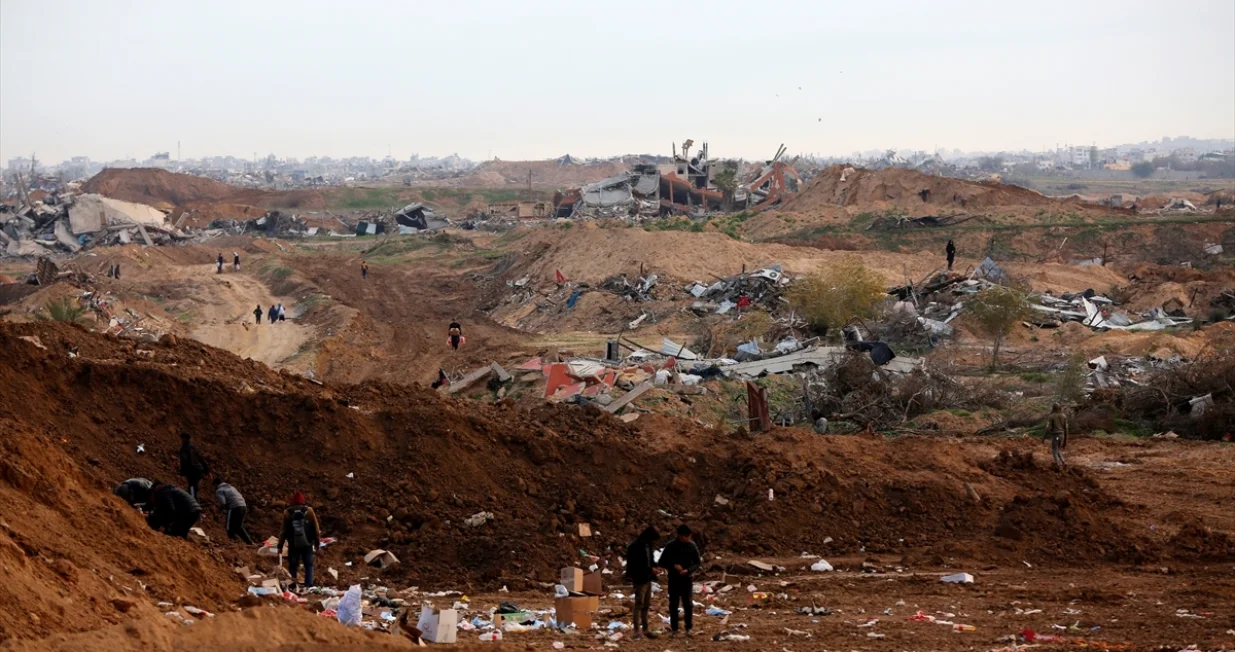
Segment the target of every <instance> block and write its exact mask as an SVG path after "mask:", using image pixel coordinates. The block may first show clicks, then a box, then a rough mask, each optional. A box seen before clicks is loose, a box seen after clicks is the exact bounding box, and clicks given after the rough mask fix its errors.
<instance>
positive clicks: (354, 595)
mask: <svg viewBox="0 0 1235 652" xmlns="http://www.w3.org/2000/svg"><path fill="white" fill-rule="evenodd" d="M362 618H363V616H362V614H361V613H360V585H359V584H353V585H352V586H351V588H349V589H348V590H347V593H344V594H343V597H342V598H340V599H339V622H340V623H343V624H344V625H347V626H349V627H356V626H359V625H360V621H361V619H362Z"/></svg>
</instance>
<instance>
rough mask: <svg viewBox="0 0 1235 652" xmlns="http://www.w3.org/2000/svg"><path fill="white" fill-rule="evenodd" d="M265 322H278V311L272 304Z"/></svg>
mask: <svg viewBox="0 0 1235 652" xmlns="http://www.w3.org/2000/svg"><path fill="white" fill-rule="evenodd" d="M266 321H269V322H270V323H272V324H273V323H275V322H276V321H279V309H278V308H277V307H276V306H275V305H274V304H273V303H272V304H270V312H269V313H267V314H266Z"/></svg>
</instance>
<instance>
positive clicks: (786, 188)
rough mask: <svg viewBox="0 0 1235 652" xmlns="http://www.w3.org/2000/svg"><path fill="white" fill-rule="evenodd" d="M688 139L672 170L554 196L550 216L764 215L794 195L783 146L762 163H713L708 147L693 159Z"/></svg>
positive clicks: (643, 168) (642, 171)
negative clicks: (744, 212) (751, 212)
mask: <svg viewBox="0 0 1235 652" xmlns="http://www.w3.org/2000/svg"><path fill="white" fill-rule="evenodd" d="M693 146H694V141H693V140H686V141H685V142H683V143H682V147H681V153H680V154H679V153H678V147H677V144H676V143H675V144H674V145H673V164H672V165H673V168H672V169H670V170H661V169H660V168H658V167H657V166H655V165H650V164H638V165H635V166H634V167H633V168H632V169H631V171H630V172H628V173H626V174H623V175H619V176H614V177H610V178H608V179H602V180H600V181H597V182H594V183H590V184H587V185H584V186H580V187H578V188H574V189H571V190H567V191H564V192H563V191H559V192H557V193H555V194H554V197H553V216H554V217H559V218H561V217H639V218H644V217H658V216H659V217H664V216H669V215H687V216H702V215H707V214H709V213H715V212H722V211H730V210H765V209H767V208H770V207H772V206H775V205H777V204H779V203H780V202H781V201H783V200H784V199H786V198H787V197H788V195H790V194H792V193H795V192H797V190H798V186H799V184H800V180H799V176H798V173H797V172H796V171H795V170H794V169H793V167H792V166H791V165H789V164H788V163H785V162H784V161H782V160H781V159H782V157H784V155H785V151H786V149H785V146H784V145H781V146H780V147H779V148H778V149H777V151H776V155H775V156H774V157H773V158H772V159H771V160H768V161H765V162H764V163H762V164H758V165H751V164H749V163H746V164H744V163H743V162H742V161H738V160H734V159H712V158H710V157H709V155H708V146H707V143H704V144H703V146H702V147H700V148H699V150H698V151H697V152H696V153H695V154H694V155H691V153H690V150H691V148H692V147H693Z"/></svg>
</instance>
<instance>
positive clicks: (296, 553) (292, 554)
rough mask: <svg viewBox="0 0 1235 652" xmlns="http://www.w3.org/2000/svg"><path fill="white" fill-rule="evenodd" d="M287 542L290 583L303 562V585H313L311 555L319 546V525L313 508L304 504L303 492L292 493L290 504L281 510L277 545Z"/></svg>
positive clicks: (281, 545)
mask: <svg viewBox="0 0 1235 652" xmlns="http://www.w3.org/2000/svg"><path fill="white" fill-rule="evenodd" d="M284 543H287V544H288V546H287V570H289V571H291V573H292V583H293V584H295V582H296V573H298V572H300V564H301V563H303V564H304V587H305V588H311V587H312V586H313V555H314V553H316V551H317V549H318V547H320V546H321V527H319V526H318V523H317V514H315V513H314V512H313V508H312V507H309V506H308V505H307V504H305V498H304V492H301V491H297V492H296V493H294V494H292V506H291V507H288V508H287V510H286V511H284V512H283V529H282V530H281V531H280V533H279V547H278V548H276V550H279V551H282V550H283V544H284Z"/></svg>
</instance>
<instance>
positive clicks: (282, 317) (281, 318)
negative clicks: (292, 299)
mask: <svg viewBox="0 0 1235 652" xmlns="http://www.w3.org/2000/svg"><path fill="white" fill-rule="evenodd" d="M277 314H278V317H279V321H285V320H287V311H286V310H284V309H283V304H282V303H280V304H279V311H278V313H277Z"/></svg>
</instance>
